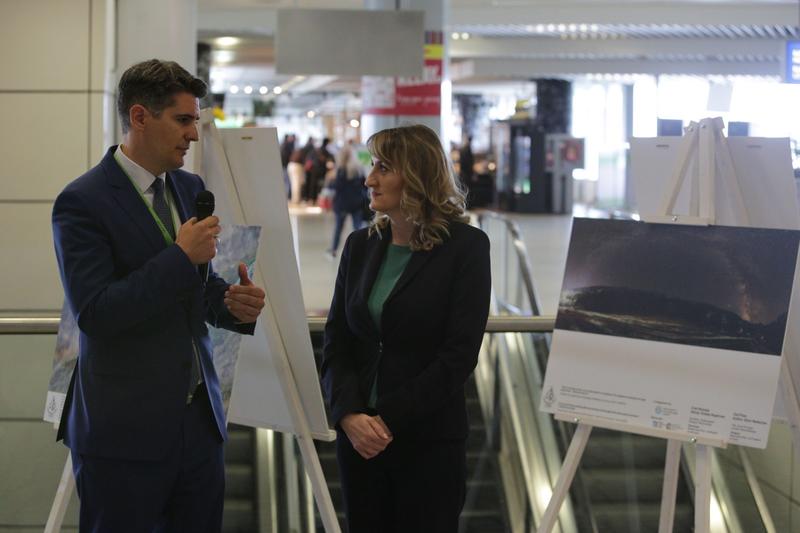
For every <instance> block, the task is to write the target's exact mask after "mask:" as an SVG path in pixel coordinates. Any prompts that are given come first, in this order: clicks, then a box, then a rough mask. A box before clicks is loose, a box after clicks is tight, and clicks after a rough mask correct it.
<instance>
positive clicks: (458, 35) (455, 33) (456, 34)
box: [450, 31, 461, 41]
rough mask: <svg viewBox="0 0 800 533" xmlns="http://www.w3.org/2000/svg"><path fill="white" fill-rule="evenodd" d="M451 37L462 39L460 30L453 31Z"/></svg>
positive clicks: (455, 39)
mask: <svg viewBox="0 0 800 533" xmlns="http://www.w3.org/2000/svg"><path fill="white" fill-rule="evenodd" d="M450 37H452V38H453V40H454V41H457V40H459V39H461V34H459V33H458V32H455V31H454V32H453V33H451V34H450Z"/></svg>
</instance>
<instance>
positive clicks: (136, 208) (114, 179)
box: [100, 146, 166, 251]
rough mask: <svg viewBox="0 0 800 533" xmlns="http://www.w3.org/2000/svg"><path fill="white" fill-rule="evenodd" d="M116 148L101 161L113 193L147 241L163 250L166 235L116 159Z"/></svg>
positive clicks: (157, 248)
mask: <svg viewBox="0 0 800 533" xmlns="http://www.w3.org/2000/svg"><path fill="white" fill-rule="evenodd" d="M116 149H117V147H116V146H112V147H111V148H109V150H108V152H106V155H105V157H104V158H103V160H102V161H101V163H100V164H101V165H102V167H103V170H104V171H105V174H106V178H107V179H108V183H109V185H110V186H111V194H112V196H113V197H114V200H116V202H117V203H118V204H119V206H120V207H121V208H122V210H123V211H124V212H125V213H126V214H127V215H128V216H129V217H130V218H131V219H132V220H133V222H134V223H135V224H136V225H137V226H138V227H139V229H140V230H141V232H142V234H143V235H144V236H145V238H146V239H147V242H148V243H149V244H150V245H151V246H152V247H153V248H154V249H155V250H156V251H158V250H161V249H163V248H164V247H165V246H166V243H165V242H164V236H163V235H161V231H159V229H158V225H157V224H156V222H155V220H153V216H152V215H151V214H150V210H149V209H147V206H146V205H145V203H144V201H142V198H141V196H139V193H138V192H137V191H136V187H135V185H134V184H133V183H131V180H130V179H128V176H126V175H125V172H124V171H123V170H122V167H120V166H119V164H118V163H117V161H116V159H114V151H115V150H116Z"/></svg>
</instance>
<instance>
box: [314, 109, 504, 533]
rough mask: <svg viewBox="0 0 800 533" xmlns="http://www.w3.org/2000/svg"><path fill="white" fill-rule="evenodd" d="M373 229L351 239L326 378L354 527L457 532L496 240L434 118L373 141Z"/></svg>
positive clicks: (328, 338)
mask: <svg viewBox="0 0 800 533" xmlns="http://www.w3.org/2000/svg"><path fill="white" fill-rule="evenodd" d="M367 144H368V148H369V150H370V153H371V154H372V157H373V169H372V171H371V172H370V174H369V176H368V177H367V181H366V185H367V187H368V188H369V190H370V197H371V202H370V207H371V209H372V210H373V211H375V212H376V216H375V219H374V221H373V223H372V224H371V225H370V227H369V228H365V229H362V230H359V231H356V232H354V233H352V234H351V235H350V237H349V238H348V239H347V242H346V243H345V245H344V250H343V252H342V256H341V262H340V265H339V273H338V276H337V278H336V288H335V291H334V295H333V301H332V303H331V309H330V313H329V315H328V322H327V324H326V326H325V347H324V356H323V363H322V371H321V372H322V380H323V386H324V389H325V394H326V397H327V400H328V403H329V405H330V408H331V415H332V421H333V422H334V424H335V426H336V429H337V432H338V438H337V459H338V462H339V469H340V472H341V477H342V489H343V492H344V502H345V511H346V515H347V522H348V529H349V532H350V533H360V532H365V533H379V532H404V533H405V532H411V531H413V532H417V533H418V532H426V531H430V532H436V533H446V532H454V533H455V532H456V531H457V530H458V516H459V513H460V512H461V508H462V507H463V504H464V496H465V490H466V489H465V486H466V451H465V441H466V438H467V432H468V423H467V413H466V408H465V400H464V383H465V382H466V380H467V378H468V377H469V375H470V374H471V373H472V371H473V369H474V368H475V365H476V363H477V360H478V351H479V349H480V345H481V341H482V339H483V334H484V329H485V327H486V320H487V317H488V313H489V296H490V290H491V288H490V287H491V276H490V271H489V240H488V238H487V237H486V235H485V234H484V233H483V232H482V231H480V230H479V229H477V228H474V227H472V226H469V225H467V224H466V217H465V216H464V193H463V192H462V190H461V188H460V187H459V185H458V184H457V182H456V180H455V177H454V174H453V171H452V168H451V166H450V164H449V163H448V160H447V156H446V155H445V153H444V150H443V149H442V146H441V143H440V142H439V138H438V137H437V135H436V134H435V133H434V132H433V131H432V130H431V129H430V128H427V127H425V126H421V125H414V126H404V127H399V128H393V129H389V130H384V131H381V132H378V133H376V134H375V135H373V136H372V137H371V138H370V139H369V140H368V141H367Z"/></svg>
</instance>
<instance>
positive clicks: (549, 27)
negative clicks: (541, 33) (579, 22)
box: [547, 24, 556, 31]
mask: <svg viewBox="0 0 800 533" xmlns="http://www.w3.org/2000/svg"><path fill="white" fill-rule="evenodd" d="M547 31H556V25H555V24H548V25H547Z"/></svg>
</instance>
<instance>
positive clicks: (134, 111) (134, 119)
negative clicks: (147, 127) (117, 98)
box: [128, 104, 150, 130]
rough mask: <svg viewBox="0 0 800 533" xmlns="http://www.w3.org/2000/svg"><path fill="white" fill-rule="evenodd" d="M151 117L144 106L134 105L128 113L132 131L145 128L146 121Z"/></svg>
mask: <svg viewBox="0 0 800 533" xmlns="http://www.w3.org/2000/svg"><path fill="white" fill-rule="evenodd" d="M148 116H150V112H149V111H148V110H147V108H146V107H145V106H143V105H142V104H133V105H132V106H131V108H130V110H129V111H128V118H129V120H130V122H131V129H135V130H138V129H142V128H144V122H145V119H146V118H147V117H148Z"/></svg>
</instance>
